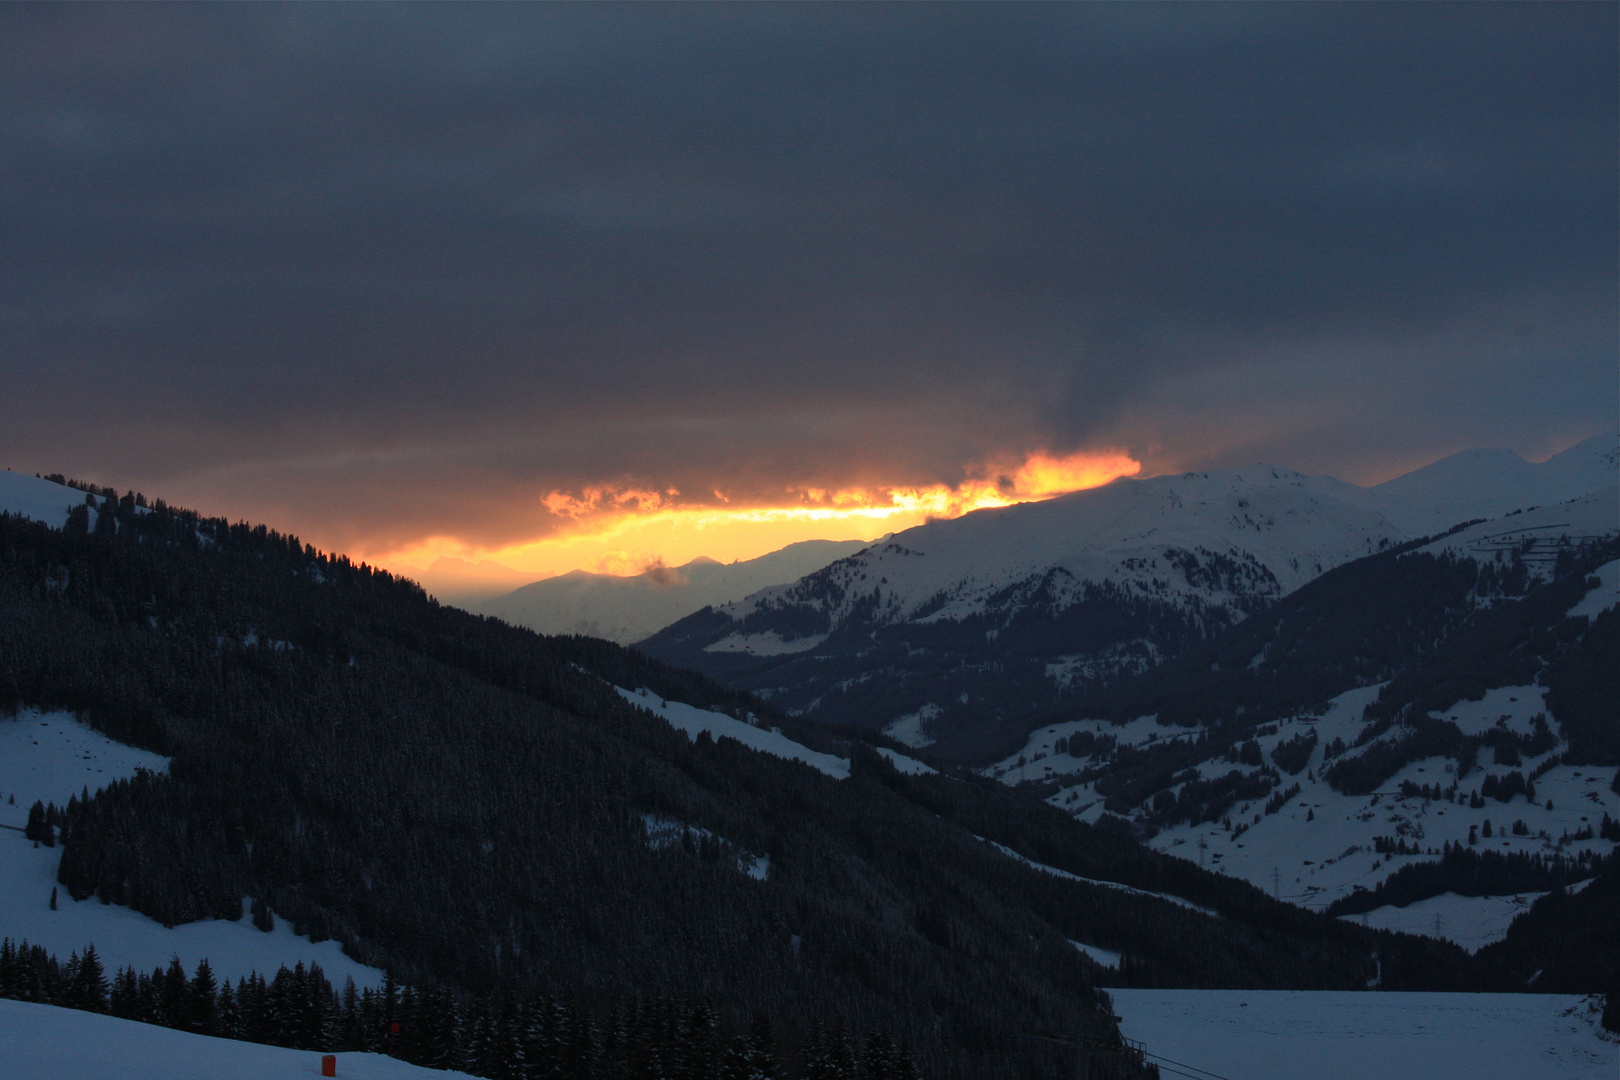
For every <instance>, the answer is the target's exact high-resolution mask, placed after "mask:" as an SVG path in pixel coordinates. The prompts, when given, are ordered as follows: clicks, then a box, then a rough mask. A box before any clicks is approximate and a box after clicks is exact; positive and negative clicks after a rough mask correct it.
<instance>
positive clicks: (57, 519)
mask: <svg viewBox="0 0 1620 1080" xmlns="http://www.w3.org/2000/svg"><path fill="white" fill-rule="evenodd" d="M82 505H84V492H82V491H80V490H78V489H77V488H70V487H65V486H63V485H62V484H58V483H54V482H52V481H50V480H41V479H39V478H38V477H37V476H24V475H23V474H22V473H14V472H11V471H10V470H9V469H8V470H7V471H5V472H0V513H10V514H16V515H17V516H18V517H25V518H29V519H31V520H33V521H43V522H44V523H45V524H47V525H49V526H50V527H51V528H53V529H60V528H61V527H62V526H63V525H64V524H66V523H67V517H68V511H69V510H72V509H73V508H74V507H75V506H82ZM94 522H95V515H94V514H92V515H91V523H92V524H94Z"/></svg>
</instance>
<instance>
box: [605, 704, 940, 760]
mask: <svg viewBox="0 0 1620 1080" xmlns="http://www.w3.org/2000/svg"><path fill="white" fill-rule="evenodd" d="M613 689H615V690H617V691H618V692H619V693H620V695H622V696H623V697H624V699H625V700H626V701H628V702H630V704H632V705H639V706H641V707H642V708H643V709H646V710H648V711H649V712H652V713H653V714H654V715H656V716H660V717H662V718H663V719H665V720H667V721H669V724H670V726H671V727H673V728H675V729H677V730H679V731H684V732H685V733H686V735H687V738H690V739H693V740H696V739H697V737H698V732H700V731H707V732H708V733H709V735H710V736H711V737H712V738H716V739H718V738H720V737H722V736H725V737H727V738H731V739H736V740H737V741H738V742H740V743H742V744H743V745H744V746H746V747H748V748H749V749H750V750H758V751H759V752H760V753H762V754H773V755H775V756H776V757H779V758H786V759H787V760H789V761H800V762H803V763H804V764H806V765H808V766H810V767H811V768H813V769H817V770H820V771H821V772H823V773H826V774H827V775H828V776H830V777H832V778H833V779H834V780H844V779H847V778H848V777H849V761H848V760H847V759H845V758H841V757H836V756H834V755H832V754H823V753H820V752H819V751H816V750H811V749H810V748H809V747H806V746H800V745H799V744H798V743H796V742H794V741H793V740H792V739H790V738H788V737H787V736H786V735H783V734H782V732H781V731H780V730H778V729H776V728H769V729H767V728H758V727H755V726H754V725H753V724H750V723H748V722H747V721H746V720H738V719H737V718H736V717H735V716H727V715H726V714H725V713H719V712H712V711H710V710H708V709H699V708H697V707H696V706H694V705H684V704H682V703H681V702H679V701H665V700H664V699H663V698H661V697H659V696H658V695H657V694H655V693H653V692H652V691H651V690H648V689H647V688H646V687H642V688H641V689H640V690H626V689H624V688H623V687H621V686H615V687H614V688H613ZM878 753H880V754H882V755H883V756H884V757H886V758H888V759H889V761H890V763H892V764H893V765H894V767H895V768H896V769H898V770H900V771H901V772H903V773H906V774H908V775H911V776H919V775H922V774H924V773H932V772H937V771H938V770H936V769H934V768H933V767H932V766H929V765H925V764H924V763H923V762H921V761H918V760H916V759H915V758H911V757H907V756H906V755H904V754H900V753H896V752H895V751H893V750H889V749H885V748H879V749H878Z"/></svg>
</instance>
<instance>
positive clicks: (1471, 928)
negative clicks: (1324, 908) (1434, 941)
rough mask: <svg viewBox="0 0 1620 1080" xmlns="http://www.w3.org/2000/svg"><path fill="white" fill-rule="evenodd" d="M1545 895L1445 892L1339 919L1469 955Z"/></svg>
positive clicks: (1498, 937) (1499, 935)
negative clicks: (1449, 944)
mask: <svg viewBox="0 0 1620 1080" xmlns="http://www.w3.org/2000/svg"><path fill="white" fill-rule="evenodd" d="M1581 884H1584V882H1582V883H1581ZM1546 895H1547V894H1546V893H1539V892H1533V893H1520V894H1518V895H1517V896H1458V895H1457V894H1456V893H1451V892H1448V893H1441V894H1440V895H1439V896H1431V897H1429V898H1428V899H1427V900H1418V901H1416V902H1414V903H1411V904H1408V905H1406V906H1405V907H1395V906H1394V905H1385V906H1384V907H1381V908H1375V909H1374V910H1372V911H1368V912H1365V913H1363V914H1361V915H1341V916H1339V918H1341V919H1343V920H1344V921H1345V922H1352V923H1360V924H1361V925H1363V926H1369V927H1371V928H1373V929H1374V930H1395V931H1398V932H1400V933H1403V934H1422V935H1424V936H1426V937H1432V938H1442V939H1444V940H1446V941H1453V942H1456V943H1457V944H1458V945H1461V946H1462V947H1463V948H1465V949H1467V950H1468V951H1469V952H1478V951H1479V950H1480V949H1483V948H1484V947H1485V946H1487V945H1489V944H1491V943H1492V942H1493V941H1501V940H1502V939H1503V938H1505V937H1507V931H1508V926H1510V925H1511V924H1512V922H1513V920H1514V919H1516V918H1518V917H1519V916H1520V915H1521V914H1523V913H1524V912H1526V911H1529V910H1530V905H1531V904H1534V903H1535V902H1536V901H1537V900H1539V899H1541V898H1542V897H1543V896H1546Z"/></svg>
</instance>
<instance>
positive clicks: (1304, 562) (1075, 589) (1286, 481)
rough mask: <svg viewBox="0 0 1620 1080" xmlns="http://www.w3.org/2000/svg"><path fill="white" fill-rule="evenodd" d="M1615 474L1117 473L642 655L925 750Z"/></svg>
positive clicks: (1478, 463)
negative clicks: (1100, 483)
mask: <svg viewBox="0 0 1620 1080" xmlns="http://www.w3.org/2000/svg"><path fill="white" fill-rule="evenodd" d="M1616 468H1617V455H1616V437H1615V436H1614V435H1612V434H1610V435H1604V436H1599V437H1597V438H1594V439H1589V440H1587V441H1585V442H1583V443H1581V444H1578V445H1577V446H1575V447H1571V448H1570V449H1569V450H1566V451H1565V452H1564V453H1562V454H1559V455H1557V456H1555V457H1554V458H1552V459H1550V460H1549V461H1547V462H1544V463H1541V464H1531V463H1528V462H1525V461H1524V460H1523V459H1521V458H1519V457H1518V456H1517V455H1516V454H1512V453H1511V452H1508V451H1500V452H1497V451H1484V452H1475V451H1470V452H1466V453H1463V454H1457V455H1453V456H1451V457H1448V458H1445V459H1443V460H1441V461H1438V462H1435V463H1434V464H1432V465H1429V466H1426V467H1425V468H1422V469H1418V470H1415V471H1414V472H1412V473H1408V474H1406V475H1405V476H1402V477H1399V478H1397V479H1395V480H1392V481H1389V482H1387V483H1385V484H1381V485H1378V486H1376V487H1372V488H1359V487H1356V486H1354V485H1351V484H1347V483H1344V482H1342V481H1338V480H1334V479H1331V478H1327V477H1308V476H1304V475H1302V474H1300V473H1296V472H1292V471H1291V470H1286V469H1280V468H1273V467H1270V466H1254V467H1250V468H1245V469H1234V470H1227V471H1221V472H1200V473H1186V474H1182V475H1178V476H1161V477H1154V478H1152V479H1147V480H1132V479H1126V480H1116V481H1114V482H1113V483H1112V484H1109V485H1106V486H1104V487H1100V488H1094V489H1091V490H1088V491H1082V492H1077V493H1075V494H1072V495H1067V496H1063V497H1060V498H1057V499H1052V500H1050V501H1047V502H1041V503H1027V504H1022V505H1018V506H1011V507H1006V508H1001V509H994V510H982V511H978V512H976V513H973V514H969V515H966V516H964V517H962V518H958V519H955V520H951V521H941V522H933V523H930V524H927V525H922V526H918V527H917V528H914V529H909V530H907V531H905V532H903V533H900V534H897V535H896V536H895V537H893V538H892V539H891V540H889V541H888V542H886V543H882V544H874V545H873V546H872V547H870V548H869V549H867V550H866V551H863V552H861V553H859V554H858V555H854V556H851V557H848V558H845V559H842V560H840V561H838V562H836V563H833V564H832V565H830V566H827V567H825V568H824V569H821V570H818V571H816V572H815V573H813V574H809V575H807V576H805V577H803V578H801V579H800V580H798V581H795V582H792V583H791V584H788V585H782V586H776V587H773V588H768V589H764V590H761V591H760V592H758V593H755V594H754V595H751V596H749V597H747V598H746V599H744V600H742V601H739V602H736V603H732V604H727V605H724V606H720V607H716V608H711V609H708V610H705V611H701V612H698V613H695V614H693V615H691V616H688V617H687V618H685V619H683V620H681V621H680V622H677V623H675V624H673V625H671V626H669V627H666V628H665V629H664V630H662V631H660V632H659V633H657V634H655V635H653V636H652V637H651V638H649V639H648V640H647V641H645V642H643V643H642V645H641V647H642V648H643V649H645V650H646V651H647V652H649V653H650V654H652V655H654V656H657V657H659V658H660V659H664V660H667V661H670V662H673V663H678V664H681V665H682V666H687V667H693V668H696V669H698V670H701V671H704V672H706V673H708V674H711V675H713V676H715V677H718V678H721V679H724V680H726V681H728V682H730V683H731V684H732V685H735V686H737V687H739V688H741V689H746V690H749V691H751V692H754V693H756V694H759V695H761V696H764V697H766V698H767V699H769V700H771V701H772V702H773V703H775V704H777V705H779V706H780V707H782V708H784V709H787V710H788V711H790V712H793V713H795V714H797V715H802V716H805V717H808V718H812V719H821V720H829V721H838V722H844V723H854V724H859V725H863V726H868V727H886V728H887V729H888V730H889V731H890V733H891V734H894V735H895V736H896V737H897V738H906V739H908V740H909V741H912V742H914V743H917V744H923V743H927V742H929V741H933V740H938V739H941V738H944V737H946V736H948V735H960V734H961V733H963V732H970V731H973V730H977V729H985V728H993V727H995V726H997V725H998V724H999V723H1001V722H1002V721H1004V720H1005V719H1007V718H1008V717H1012V716H1017V715H1020V714H1023V713H1026V712H1029V711H1031V710H1035V709H1039V708H1043V707H1046V706H1050V705H1052V704H1055V703H1056V702H1058V701H1060V700H1062V699H1063V698H1064V697H1065V696H1067V695H1070V694H1074V693H1082V692H1088V691H1092V690H1095V689H1097V688H1099V687H1102V686H1104V685H1107V684H1109V683H1111V682H1114V681H1117V680H1118V679H1121V678H1124V677H1128V676H1130V675H1134V674H1137V673H1140V672H1142V671H1145V670H1147V669H1148V668H1151V667H1152V666H1154V665H1155V664H1157V663H1158V662H1160V661H1161V660H1162V659H1164V658H1166V657H1168V656H1173V655H1176V654H1178V653H1180V652H1182V651H1184V650H1185V649H1187V648H1189V647H1190V646H1192V645H1193V644H1195V643H1197V642H1199V641H1203V640H1207V639H1209V638H1211V637H1213V636H1214V635H1216V634H1219V633H1220V632H1222V631H1224V630H1226V629H1228V628H1230V627H1232V626H1234V625H1236V624H1237V623H1239V622H1241V621H1242V620H1243V619H1244V618H1246V617H1247V616H1248V615H1250V614H1253V613H1255V612H1257V611H1260V610H1264V609H1265V608H1267V607H1269V606H1270V605H1271V604H1273V603H1275V602H1276V601H1277V600H1279V599H1281V598H1282V597H1283V596H1284V595H1286V594H1288V593H1290V592H1292V591H1293V590H1294V589H1297V588H1298V587H1300V586H1301V585H1304V584H1305V583H1306V582H1308V581H1310V580H1312V579H1314V578H1315V577H1317V576H1319V575H1320V574H1322V573H1323V572H1325V571H1327V570H1329V569H1332V568H1333V567H1335V566H1340V565H1343V564H1345V563H1347V562H1350V561H1352V560H1354V559H1357V558H1361V557H1364V556H1366V555H1369V554H1372V553H1375V552H1377V551H1380V550H1382V549H1384V548H1387V547H1389V546H1391V545H1394V544H1398V543H1402V542H1404V541H1408V540H1411V539H1414V538H1416V537H1419V536H1423V535H1428V534H1432V533H1435V532H1439V531H1442V530H1443V529H1444V528H1445V527H1448V526H1450V525H1452V524H1456V523H1457V522H1458V521H1461V520H1467V519H1469V518H1472V517H1495V516H1501V515H1503V514H1506V513H1508V512H1510V511H1514V510H1519V509H1523V508H1525V507H1527V506H1530V505H1535V504H1548V503H1555V502H1559V501H1561V500H1564V499H1568V498H1571V497H1573V496H1575V495H1580V494H1585V493H1588V492H1591V491H1593V490H1596V489H1598V488H1601V487H1604V486H1606V485H1608V484H1613V483H1614V482H1615V474H1616ZM953 741H956V742H957V743H958V744H959V745H968V744H970V743H971V740H968V743H962V742H961V741H960V740H953Z"/></svg>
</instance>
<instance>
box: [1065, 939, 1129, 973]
mask: <svg viewBox="0 0 1620 1080" xmlns="http://www.w3.org/2000/svg"><path fill="white" fill-rule="evenodd" d="M1069 944H1070V945H1073V946H1074V947H1075V948H1077V949H1079V950H1080V951H1081V952H1083V953H1085V954H1086V955H1087V956H1089V957H1091V958H1092V959H1093V960H1095V961H1097V963H1099V964H1101V965H1102V966H1103V967H1105V968H1115V969H1116V970H1117V969H1118V968H1119V960H1120V954H1119V953H1117V952H1115V951H1114V950H1112V949H1099V948H1098V947H1097V946H1095V945H1087V944H1085V943H1083V942H1079V941H1073V940H1071V941H1070V942H1069Z"/></svg>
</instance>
